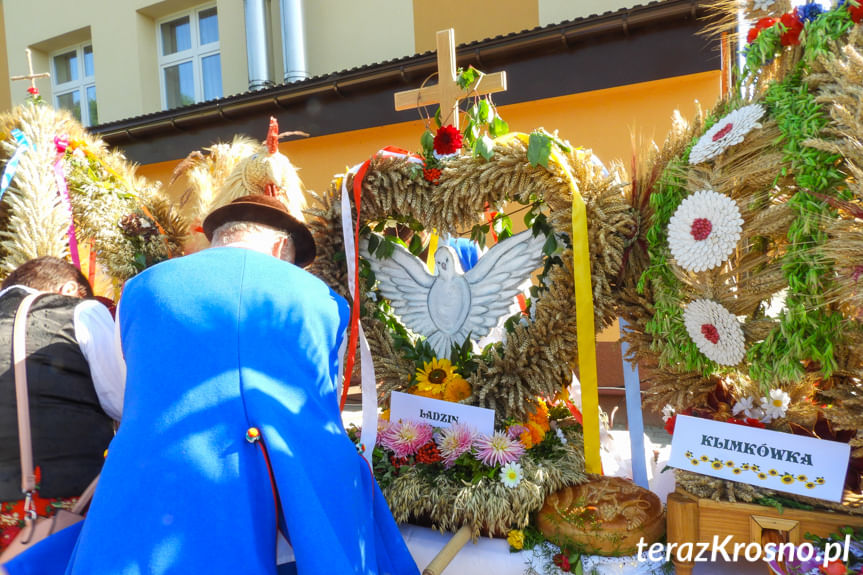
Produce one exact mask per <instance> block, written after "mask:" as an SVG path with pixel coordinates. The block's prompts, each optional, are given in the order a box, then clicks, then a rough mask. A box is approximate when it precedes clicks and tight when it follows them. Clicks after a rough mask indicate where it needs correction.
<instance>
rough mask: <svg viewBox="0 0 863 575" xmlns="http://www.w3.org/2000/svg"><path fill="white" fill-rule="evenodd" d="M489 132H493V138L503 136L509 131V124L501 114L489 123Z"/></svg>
mask: <svg viewBox="0 0 863 575" xmlns="http://www.w3.org/2000/svg"><path fill="white" fill-rule="evenodd" d="M488 133H489V134H491V137H492V138H497V137H498V136H503V135H504V134H507V133H509V124H507V123H506V122H504V121H503V119H501V117H500V116H497V115H496V116H495V117H494V119H493V120H492V121H491V123H490V124H489V125H488Z"/></svg>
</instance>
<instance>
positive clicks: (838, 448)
mask: <svg viewBox="0 0 863 575" xmlns="http://www.w3.org/2000/svg"><path fill="white" fill-rule="evenodd" d="M850 451H851V447H850V446H849V445H848V444H847V443H840V442H838V441H827V440H824V439H815V438H814V437H805V436H802V435H793V434H791V433H782V432H779V431H770V430H767V429H759V428H756V427H749V426H746V425H737V424H734V423H723V422H720V421H713V420H712V419H701V418H698V417H689V416H686V415H678V416H677V420H676V422H675V424H674V436H673V437H672V439H671V458H670V459H669V461H668V465H670V466H671V467H676V468H678V469H685V470H686V471H694V472H695V473H701V474H702V475H709V476H711V477H719V478H721V479H729V480H731V481H740V482H743V483H748V484H750V485H755V486H758V487H765V488H767V489H773V490H775V491H784V492H786V493H795V494H797V495H806V496H807V497H817V498H818V499H826V500H828V501H841V499H842V489H843V487H844V485H845V471H846V469H847V467H848V456H849V455H850Z"/></svg>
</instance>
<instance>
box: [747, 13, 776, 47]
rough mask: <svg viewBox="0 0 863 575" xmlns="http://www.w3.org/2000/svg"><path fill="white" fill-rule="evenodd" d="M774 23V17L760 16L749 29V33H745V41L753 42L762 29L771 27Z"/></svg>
mask: <svg viewBox="0 0 863 575" xmlns="http://www.w3.org/2000/svg"><path fill="white" fill-rule="evenodd" d="M774 24H776V18H762V19H761V20H759V21H758V22H756V23H755V26H753V27H752V28H750V29H749V34H747V35H746V41H747V42H748V43H750V44H752V43H753V42H755V39H756V38H758V35H759V34H761V31H762V30H765V29H767V28H770V27H772V26H773V25H774Z"/></svg>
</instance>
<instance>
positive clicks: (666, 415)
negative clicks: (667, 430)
mask: <svg viewBox="0 0 863 575" xmlns="http://www.w3.org/2000/svg"><path fill="white" fill-rule="evenodd" d="M672 415H674V408H673V407H671V404H670V403H666V404H665V407H663V408H662V421H664V422H668V420H669V419H671V416H672Z"/></svg>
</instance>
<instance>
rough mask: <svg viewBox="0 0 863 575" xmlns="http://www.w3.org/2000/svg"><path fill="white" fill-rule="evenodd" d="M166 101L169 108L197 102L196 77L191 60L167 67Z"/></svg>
mask: <svg viewBox="0 0 863 575" xmlns="http://www.w3.org/2000/svg"><path fill="white" fill-rule="evenodd" d="M165 102H166V103H167V105H168V109H170V108H176V107H178V106H187V105H189V104H194V103H195V78H194V76H193V72H192V63H191V62H183V63H182V64H177V65H176V66H168V67H167V68H165Z"/></svg>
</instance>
